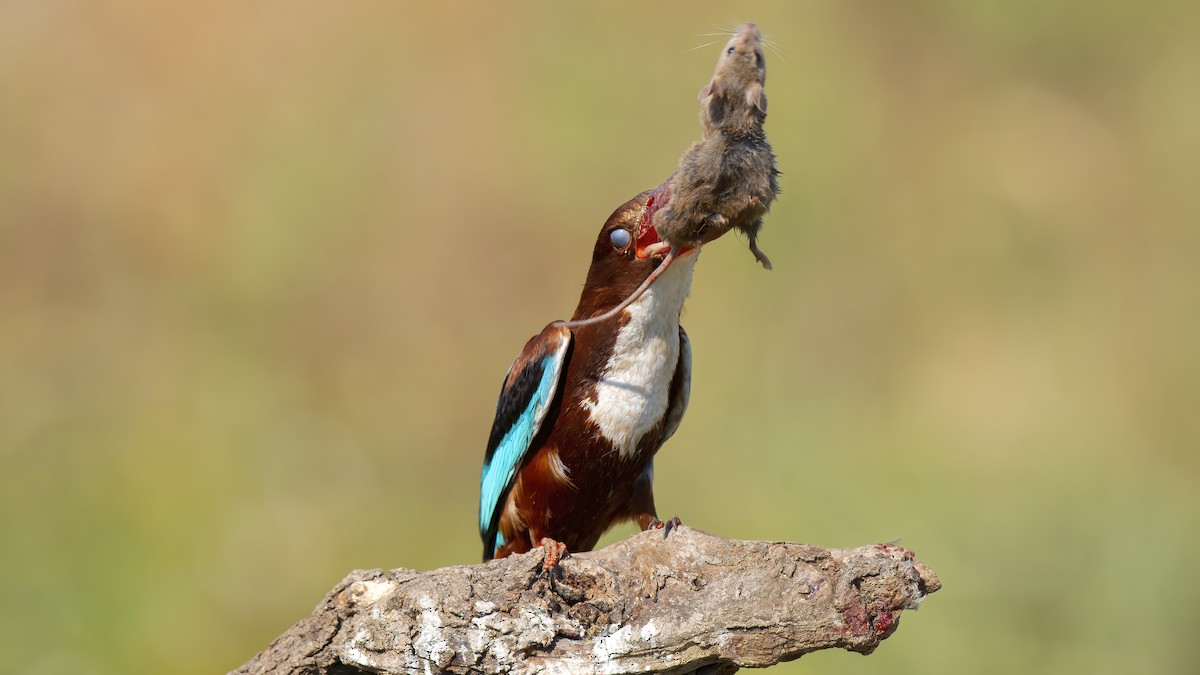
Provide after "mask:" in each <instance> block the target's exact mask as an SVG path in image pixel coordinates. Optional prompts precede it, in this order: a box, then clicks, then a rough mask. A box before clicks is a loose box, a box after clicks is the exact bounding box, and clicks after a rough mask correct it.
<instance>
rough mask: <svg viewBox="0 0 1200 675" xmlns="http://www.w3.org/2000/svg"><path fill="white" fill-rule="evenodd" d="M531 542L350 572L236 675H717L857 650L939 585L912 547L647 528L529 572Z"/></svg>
mask: <svg viewBox="0 0 1200 675" xmlns="http://www.w3.org/2000/svg"><path fill="white" fill-rule="evenodd" d="M541 562H542V554H541V552H540V549H535V550H534V551H533V552H531V553H528V554H525V555H520V556H512V557H510V558H507V559H504V560H499V561H493V562H490V563H487V564H481V565H469V566H458V567H446V568H443V569H439V570H434V571H432V572H425V573H417V572H414V571H412V570H405V569H398V570H392V571H390V572H384V571H381V570H367V571H363V570H356V571H354V572H351V573H350V576H348V577H346V578H345V579H344V580H343V581H342V582H341V583H339V584H338V585H337V586H336V587H335V588H334V589H333V590H332V591H330V593H329V595H328V596H326V597H325V599H324V600H323V601H322V602H321V604H320V605H318V606H317V608H316V610H314V611H313V613H312V614H311V615H310V616H308V617H307V618H305V619H302V620H301V621H300V622H299V623H297V624H296V625H295V626H293V627H292V628H291V629H290V630H288V631H287V632H286V633H284V634H283V635H282V636H280V637H279V638H277V639H276V640H275V641H274V642H273V643H271V645H270V646H269V647H267V649H265V650H264V651H263V652H262V653H260V654H259V655H258V656H255V657H254V658H253V659H251V660H250V661H249V662H247V663H246V664H245V665H243V666H242V667H241V668H239V669H238V670H237V671H235V672H237V673H245V674H250V673H333V674H347V673H408V672H452V673H479V672H485V673H490V672H511V673H534V672H553V673H559V672H562V673H594V672H603V673H633V672H639V673H645V672H653V673H692V672H705V673H731V672H733V671H735V670H737V669H738V668H739V667H743V666H746V667H761V666H769V665H772V664H775V663H779V662H781V661H787V660H790V659H794V658H797V657H799V656H801V655H802V654H806V653H808V652H811V651H815V650H818V649H827V648H830V647H840V648H843V649H848V650H850V651H855V652H861V653H864V654H866V653H870V652H871V651H873V650H874V649H875V647H877V646H878V645H879V643H880V641H881V640H883V639H884V638H886V637H888V636H889V635H891V634H892V632H893V631H895V630H896V626H897V622H898V621H899V616H900V612H901V611H902V610H905V609H915V608H916V607H917V605H918V604H919V603H920V602H921V599H922V598H924V597H925V596H926V595H928V594H929V593H932V592H934V591H936V590H937V589H938V588H939V587H940V586H941V583H940V582H939V581H938V579H937V577H936V576H934V574H933V572H932V571H930V570H929V568H927V567H926V566H925V565H924V564H922V563H920V562H918V561H916V560H915V559H914V558H913V555H912V553H910V552H909V551H906V550H904V549H902V548H899V547H896V546H892V545H888V544H876V545H874V546H864V547H861V548H853V549H826V548H818V547H815V546H807V545H804V544H791V543H782V542H762V541H736V540H731V539H721V538H719V537H714V536H712V535H710V534H706V533H704V532H700V531H698V530H694V529H691V528H688V527H681V528H677V529H675V530H674V531H672V532H671V533H670V535H669V536H668V537H666V538H664V537H663V534H662V532H661V531H655V530H651V531H648V532H643V533H641V534H638V535H635V536H633V537H630V538H629V539H627V540H625V541H622V542H620V543H617V544H614V545H612V546H609V547H607V548H604V549H602V550H599V551H595V552H592V553H583V554H577V555H573V556H571V557H569V558H567V559H565V560H563V562H562V563H561V567H560V570H561V577H560V578H558V579H557V580H555V581H553V583H551V581H550V580H549V579H548V578H547V577H546V576H545V575H543V573H542V569H541Z"/></svg>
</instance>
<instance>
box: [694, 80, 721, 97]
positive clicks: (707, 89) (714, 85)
mask: <svg viewBox="0 0 1200 675" xmlns="http://www.w3.org/2000/svg"><path fill="white" fill-rule="evenodd" d="M710 96H713V97H716V98H720V97H721V83H720V82H718V81H717V78H715V77H714V78H713V79H711V80H709V82H708V84H706V85H704V88H703V89H701V90H700V96H699V100H701V101H703V100H704V99H706V98H708V97H710Z"/></svg>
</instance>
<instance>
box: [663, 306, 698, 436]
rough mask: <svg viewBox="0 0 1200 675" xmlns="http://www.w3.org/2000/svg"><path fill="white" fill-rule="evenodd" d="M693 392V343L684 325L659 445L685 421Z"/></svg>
mask: <svg viewBox="0 0 1200 675" xmlns="http://www.w3.org/2000/svg"><path fill="white" fill-rule="evenodd" d="M691 393H692V343H691V342H690V341H689V340H688V336H687V332H686V331H684V330H683V326H680V327H679V363H678V364H677V365H676V366H675V375H674V376H672V378H671V393H670V397H671V398H670V401H669V403H668V404H667V419H666V421H665V422H664V423H663V432H662V436H661V437H660V438H661V440H659V442H658V443H659V447H662V444H663V443H665V442H666V441H667V439H668V438H670V437H671V435H672V434H674V433H675V430H676V429H678V428H679V423H680V422H682V421H683V413H684V412H686V411H687V406H688V397H689V396H690V395H691Z"/></svg>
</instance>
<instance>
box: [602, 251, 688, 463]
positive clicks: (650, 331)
mask: <svg viewBox="0 0 1200 675" xmlns="http://www.w3.org/2000/svg"><path fill="white" fill-rule="evenodd" d="M698 256H699V251H696V252H695V253H692V254H690V255H688V256H686V257H684V258H681V259H678V260H676V261H674V262H673V263H672V264H671V266H670V267H668V268H667V269H666V271H665V272H663V275H662V276H661V277H659V278H658V279H657V280H656V281H655V282H654V284H653V285H651V286H650V288H648V289H647V290H646V292H645V293H643V294H642V297H640V298H638V299H637V300H636V301H635V302H633V303H632V304H630V305H629V306H628V307H626V308H625V310H624V314H625V315H626V316H628V317H629V320H628V321H627V322H626V323H625V325H624V326H622V327H621V328H620V330H619V331H618V332H617V341H616V345H615V346H614V347H613V353H612V356H611V357H610V358H609V360H608V364H607V365H606V366H605V368H604V372H603V374H602V375H601V377H600V380H599V381H598V382H597V383H596V398H595V399H594V400H591V399H589V400H585V401H583V407H584V408H585V409H586V410H587V411H588V413H589V416H590V417H591V420H592V422H593V423H594V424H595V425H596V426H597V427H599V429H600V432H601V433H603V434H604V436H605V438H607V439H608V440H609V441H610V442H611V443H612V444H613V445H614V446H615V447H616V448H617V451H618V452H620V454H621V457H622V458H629V457H632V456H633V455H634V454H635V453H636V452H637V446H638V442H639V441H641V440H642V437H643V436H645V435H646V432H648V431H650V430H651V429H653V428H654V427H655V426H656V425H657V424H658V423H659V422H660V421H661V420H662V419H663V416H664V415H665V414H666V412H667V406H668V405H669V404H670V400H669V399H670V392H671V378H672V377H673V376H674V374H675V367H676V366H677V365H678V363H679V313H680V311H682V310H683V301H684V300H686V299H687V296H688V292H689V291H690V290H691V287H692V272H693V271H694V270H695V267H696V258H697V257H698Z"/></svg>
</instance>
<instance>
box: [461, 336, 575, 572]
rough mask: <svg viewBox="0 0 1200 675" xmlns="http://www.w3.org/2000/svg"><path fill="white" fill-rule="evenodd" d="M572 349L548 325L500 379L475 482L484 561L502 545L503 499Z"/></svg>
mask: <svg viewBox="0 0 1200 675" xmlns="http://www.w3.org/2000/svg"><path fill="white" fill-rule="evenodd" d="M570 347H571V331H570V330H569V329H567V328H566V327H564V326H560V325H556V324H550V325H549V326H546V328H544V329H543V330H542V332H541V333H538V334H537V335H536V336H534V337H533V338H531V339H530V340H529V342H527V343H526V344H525V348H524V349H522V350H521V355H520V356H518V357H517V360H516V361H514V362H513V364H512V366H510V367H509V369H508V374H507V375H505V376H504V387H503V388H502V389H501V390H500V400H499V401H497V402H496V420H495V422H493V423H492V433H491V436H490V437H489V438H488V445H487V454H486V455H484V458H483V474H482V476H481V477H480V480H479V536H480V537H482V538H483V559H484V560H490V559H491V558H492V556H493V555H494V554H495V552H496V549H497V548H498V547H499V546H500V545H502V544H503V541H502V540H501V536H500V535H499V533H498V530H499V527H500V514H501V512H503V511H504V501H505V498H506V497H507V496H508V491H509V488H511V487H512V484H513V481H514V480H515V479H516V476H517V471H518V470H519V469H520V468H521V464H522V463H524V461H525V458H526V457H527V456H528V455H529V451H530V448H531V447H532V445H533V440H534V438H535V437H536V436H537V435H538V431H539V430H540V429H541V428H542V422H544V421H545V419H546V414H547V413H548V412H549V411H550V408H551V406H552V404H553V403H554V399H555V397H556V395H557V393H558V391H559V383H560V382H562V379H563V375H564V374H565V373H566V363H567V355H568V353H569V351H570Z"/></svg>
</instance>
